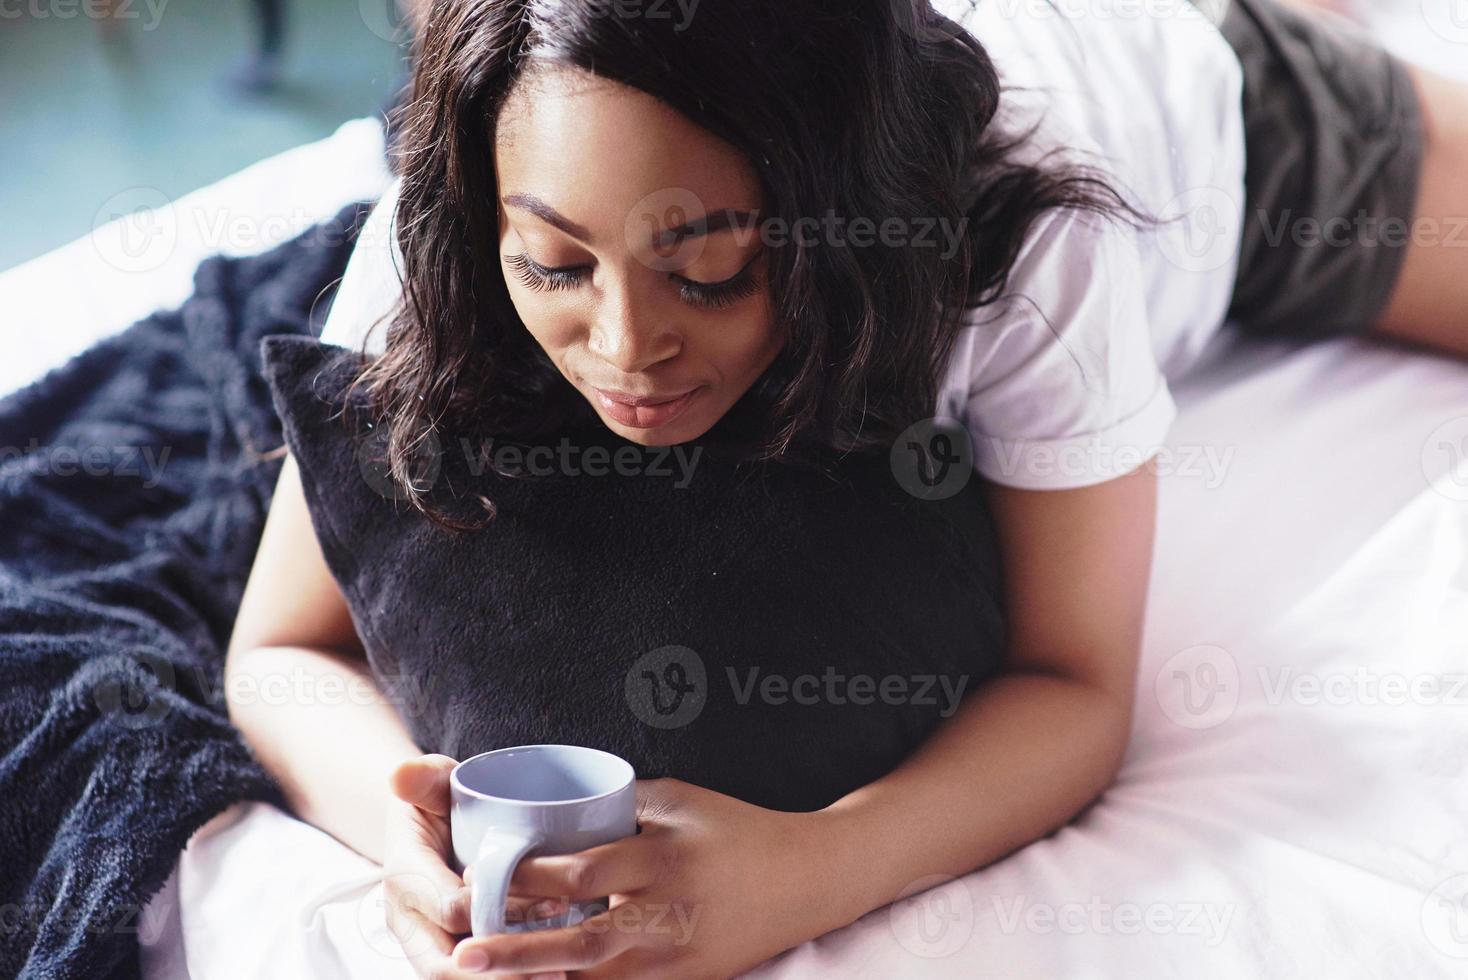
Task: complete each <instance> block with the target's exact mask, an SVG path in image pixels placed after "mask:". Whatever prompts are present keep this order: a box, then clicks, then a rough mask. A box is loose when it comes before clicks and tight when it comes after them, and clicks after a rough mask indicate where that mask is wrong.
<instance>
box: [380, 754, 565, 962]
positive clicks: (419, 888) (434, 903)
mask: <svg viewBox="0 0 1468 980" xmlns="http://www.w3.org/2000/svg"><path fill="white" fill-rule="evenodd" d="M454 765H455V761H454V760H453V759H450V758H449V757H448V756H446V755H425V756H421V757H420V758H417V759H411V760H409V761H407V762H405V763H403V764H402V765H401V766H399V767H398V768H397V770H396V771H394V773H393V775H392V790H393V793H394V794H395V795H396V796H397V798H398V799H397V801H394V804H393V805H392V806H391V808H390V810H389V814H388V818H387V819H388V825H387V834H386V852H385V856H384V859H383V889H384V891H385V893H386V897H387V924H388V928H389V929H391V930H392V933H393V935H394V936H396V937H397V939H398V942H400V943H402V945H403V950H404V952H405V953H406V954H407V956H408V961H409V962H410V963H412V965H413V968H414V969H415V970H417V972H418V974H419V975H420V976H423V977H431V978H433V980H458V978H463V977H470V976H473V977H477V978H482V977H484V976H485V974H483V973H472V974H471V973H468V972H466V971H464V970H460V969H459V968H457V967H455V966H454V964H453V961H452V955H451V954H452V953H453V950H454V942H455V941H456V939H457V938H458V937H459V936H460V935H462V934H464V933H467V932H468V931H469V888H468V886H466V885H465V883H464V880H463V879H462V878H460V877H459V876H458V875H457V874H455V873H454V871H453V869H452V868H450V867H449V865H448V863H447V860H448V856H449V854H450V853H451V852H452V849H453V844H452V838H451V836H450V833H449V801H450V795H449V773H450V771H452V770H453V768H454ZM564 908H565V905H564V903H560V902H555V901H552V902H549V903H547V902H531V901H523V900H520V899H518V898H516V899H512V900H511V902H510V905H509V907H508V909H507V910H506V916H505V918H506V921H509V922H514V921H520V920H523V919H524V917H525V916H526V915H529V916H530V917H532V918H544V917H548V916H551V915H555V914H557V913H558V912H561V911H563V910H564ZM548 975H549V976H550V977H561V976H562V974H561V973H560V972H559V971H549V972H548ZM499 976H503V977H518V976H520V974H518V973H510V974H504V973H502V974H499Z"/></svg>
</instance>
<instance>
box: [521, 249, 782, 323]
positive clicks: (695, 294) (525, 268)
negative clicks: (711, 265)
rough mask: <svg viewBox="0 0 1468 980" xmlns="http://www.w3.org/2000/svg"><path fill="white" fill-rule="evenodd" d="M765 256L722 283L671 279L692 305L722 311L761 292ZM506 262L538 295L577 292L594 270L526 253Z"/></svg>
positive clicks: (671, 275)
mask: <svg viewBox="0 0 1468 980" xmlns="http://www.w3.org/2000/svg"><path fill="white" fill-rule="evenodd" d="M761 254H762V253H760V252H756V253H755V254H754V255H753V256H752V257H751V258H750V259H749V261H748V262H746V263H745V264H744V266H743V268H741V269H740V270H739V271H738V272H736V273H734V275H732V276H730V277H729V278H728V279H722V280H720V281H719V282H700V281H698V280H696V279H688V278H686V277H684V276H680V275H677V274H676V273H671V272H670V273H668V279H669V281H671V282H674V283H676V284H677V286H678V296H679V298H680V299H682V300H683V302H685V303H687V304H689V305H690V306H698V307H703V308H705V309H721V308H723V307H727V306H732V305H733V304H735V303H737V302H738V301H739V300H741V299H744V298H745V297H747V296H750V295H753V294H754V293H755V292H757V291H758V290H759V285H760V282H759V278H758V277H757V276H756V275H755V274H754V268H753V267H754V263H755V261H756V260H757V259H758V258H759V257H760V255H761ZM505 261H506V262H507V264H508V265H509V266H510V268H511V269H513V270H514V272H515V278H517V279H519V280H520V282H521V283H523V284H524V285H525V286H526V288H528V289H533V290H536V291H537V292H555V291H556V290H561V289H573V288H575V287H576V286H579V285H581V283H583V282H584V281H585V280H586V276H587V273H589V272H590V269H589V268H588V267H587V266H583V265H576V266H561V267H559V268H550V267H547V266H543V265H541V264H540V263H539V262H536V261H535V260H534V259H532V258H531V257H530V255H529V254H528V253H526V252H520V253H518V254H516V255H510V256H506V259H505Z"/></svg>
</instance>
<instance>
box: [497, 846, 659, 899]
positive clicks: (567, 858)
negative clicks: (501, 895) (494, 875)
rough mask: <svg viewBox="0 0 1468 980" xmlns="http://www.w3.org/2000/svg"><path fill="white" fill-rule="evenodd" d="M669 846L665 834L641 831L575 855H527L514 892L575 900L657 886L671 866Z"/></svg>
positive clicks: (517, 873) (515, 878) (517, 872)
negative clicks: (667, 866) (667, 868)
mask: <svg viewBox="0 0 1468 980" xmlns="http://www.w3.org/2000/svg"><path fill="white" fill-rule="evenodd" d="M667 846H668V842H667V840H666V839H665V838H661V837H658V836H656V835H650V834H638V835H637V836H636V837H623V838H622V839H621V840H615V841H612V842H611V843H610V844H601V845H598V846H597V847H592V848H588V849H587V850H584V851H577V852H576V853H574V854H557V855H554V856H541V857H530V858H526V859H525V860H523V861H521V862H520V864H519V866H518V867H516V868H515V873H514V876H513V877H512V878H511V879H510V890H511V891H512V892H514V893H515V894H517V895H543V896H545V897H547V898H552V897H558V898H569V899H571V900H572V901H586V900H590V899H595V898H605V897H606V896H608V895H624V894H626V893H628V892H635V891H641V890H643V889H644V888H648V887H650V886H651V885H653V884H655V883H656V882H657V880H658V878H659V877H660V875H661V871H662V868H663V867H665V866H666V865H667V863H668V858H667V856H666V850H665V849H666V848H667Z"/></svg>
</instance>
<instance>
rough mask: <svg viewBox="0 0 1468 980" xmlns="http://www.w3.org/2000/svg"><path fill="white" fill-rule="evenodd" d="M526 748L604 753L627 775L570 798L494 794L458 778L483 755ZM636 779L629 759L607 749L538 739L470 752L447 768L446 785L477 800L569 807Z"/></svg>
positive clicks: (618, 789) (613, 792)
mask: <svg viewBox="0 0 1468 980" xmlns="http://www.w3.org/2000/svg"><path fill="white" fill-rule="evenodd" d="M526 749H536V750H544V749H556V750H565V749H571V750H572V751H574V752H578V753H580V752H590V753H595V754H596V755H600V756H605V757H606V758H608V759H610V760H612V762H614V763H616V764H617V765H618V766H620V767H621V768H622V769H623V770H624V771H625V772H626V776H627V778H626V779H625V780H623V781H622V782H621V783H619V784H618V785H617V786H615V787H613V788H612V789H609V790H607V791H606V792H603V793H593V794H591V795H590V796H578V797H575V798H574V799H569V800H517V799H515V798H514V797H512V796H496V795H494V794H493V793H486V792H484V791H483V790H478V789H475V788H474V787H472V786H469V785H466V784H465V783H464V781H463V780H462V779H460V778H459V770H460V769H462V768H463V767H464V766H467V765H468V764H469V763H471V762H476V761H478V760H480V759H483V758H485V757H486V756H491V755H502V754H504V753H507V752H524V751H525V750H526ZM636 778H637V771H636V770H635V769H633V768H632V763H630V762H628V761H627V760H626V759H624V758H622V757H621V756H620V755H617V754H615V753H612V752H608V751H606V750H605V749H594V748H592V747H591V746H589V745H569V744H566V743H563V742H537V743H535V744H533V745H506V746H504V747H503V748H498V749H490V750H489V751H488V752H479V753H476V754H475V755H471V756H470V757H469V758H467V759H464V760H463V761H461V762H458V763H456V764H455V765H454V768H453V769H451V770H449V785H450V786H451V787H452V788H453V789H454V790H457V791H458V792H460V793H463V794H464V795H466V796H470V797H473V798H474V799H478V800H493V801H495V802H496V803H511V804H515V805H517V806H527V807H552V806H571V805H574V804H578V803H591V802H593V801H595V800H601V799H605V798H607V797H609V796H615V795H616V794H618V793H620V792H622V791H623V790H625V789H626V788H627V787H628V786H631V785H632V784H633V783H634V782H635V781H636Z"/></svg>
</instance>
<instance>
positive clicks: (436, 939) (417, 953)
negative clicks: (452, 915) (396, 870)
mask: <svg viewBox="0 0 1468 980" xmlns="http://www.w3.org/2000/svg"><path fill="white" fill-rule="evenodd" d="M388 925H389V928H391V929H392V932H393V935H395V936H397V937H398V942H400V943H401V944H402V946H403V953H404V955H405V956H406V957H407V959H408V963H409V964H410V965H411V966H412V967H413V972H414V973H416V974H418V976H420V977H432V978H433V980H486V978H485V974H483V973H475V972H470V971H467V970H464V969H462V968H460V967H459V966H458V965H456V964H455V963H454V956H453V953H454V937H453V936H450V935H449V934H448V933H446V932H444V931H443V930H442V929H439V928H438V927H437V926H435V925H433V924H432V923H431V922H428V921H427V920H425V919H423V918H422V917H421V916H414V915H412V914H409V915H406V916H403V917H400V918H399V919H397V920H396V921H394V920H391V919H390V920H389V922H388ZM494 980H566V975H565V974H564V973H561V972H554V973H547V974H536V975H534V976H528V975H525V974H512V973H501V974H496V975H495V977H494Z"/></svg>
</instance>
